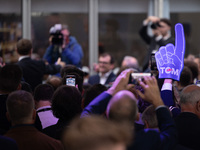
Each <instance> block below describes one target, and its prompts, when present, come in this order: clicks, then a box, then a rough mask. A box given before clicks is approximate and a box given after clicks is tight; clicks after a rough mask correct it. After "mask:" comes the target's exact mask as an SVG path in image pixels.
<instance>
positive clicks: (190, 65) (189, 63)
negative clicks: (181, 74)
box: [184, 60, 199, 82]
mask: <svg viewBox="0 0 200 150" xmlns="http://www.w3.org/2000/svg"><path fill="white" fill-rule="evenodd" d="M184 65H185V66H187V67H188V68H189V69H190V70H191V71H192V82H193V81H194V79H195V78H197V77H198V74H199V73H198V72H199V71H198V65H197V64H196V63H195V62H193V61H190V60H184Z"/></svg>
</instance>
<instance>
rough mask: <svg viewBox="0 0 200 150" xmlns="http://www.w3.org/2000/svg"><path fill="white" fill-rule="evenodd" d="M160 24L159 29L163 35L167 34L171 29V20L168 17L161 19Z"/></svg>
mask: <svg viewBox="0 0 200 150" xmlns="http://www.w3.org/2000/svg"><path fill="white" fill-rule="evenodd" d="M159 24H160V26H158V30H159V31H160V32H161V34H162V36H166V35H167V34H168V32H169V31H170V30H171V22H170V20H169V19H166V18H163V19H160V21H159Z"/></svg>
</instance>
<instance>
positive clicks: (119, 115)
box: [107, 90, 138, 124]
mask: <svg viewBox="0 0 200 150" xmlns="http://www.w3.org/2000/svg"><path fill="white" fill-rule="evenodd" d="M137 114H138V107H137V99H136V98H135V96H134V95H133V93H131V92H130V91H125V90H123V91H120V92H118V93H117V94H116V95H115V96H114V97H113V98H112V99H111V100H110V102H109V104H108V106H107V115H108V117H109V119H111V120H114V121H116V122H129V123H131V124H134V121H135V120H136V117H137Z"/></svg>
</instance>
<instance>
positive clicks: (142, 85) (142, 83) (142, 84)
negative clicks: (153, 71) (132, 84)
mask: <svg viewBox="0 0 200 150" xmlns="http://www.w3.org/2000/svg"><path fill="white" fill-rule="evenodd" d="M139 85H140V86H141V87H142V88H143V89H145V84H144V82H142V81H139Z"/></svg>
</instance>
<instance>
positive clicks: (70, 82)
mask: <svg viewBox="0 0 200 150" xmlns="http://www.w3.org/2000/svg"><path fill="white" fill-rule="evenodd" d="M66 85H68V86H76V78H75V76H74V75H67V77H66Z"/></svg>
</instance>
